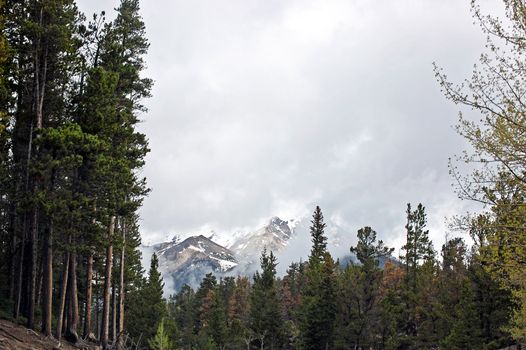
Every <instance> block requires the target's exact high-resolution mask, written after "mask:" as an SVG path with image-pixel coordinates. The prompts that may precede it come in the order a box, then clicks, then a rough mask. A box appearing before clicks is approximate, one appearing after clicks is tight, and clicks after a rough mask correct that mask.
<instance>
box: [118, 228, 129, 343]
mask: <svg viewBox="0 0 526 350" xmlns="http://www.w3.org/2000/svg"><path fill="white" fill-rule="evenodd" d="M126 230H127V227H126V220H125V219H124V218H123V219H122V250H121V259H120V278H119V328H118V329H117V331H118V334H117V349H119V350H121V349H123V348H124V343H123V333H124V296H125V295H124V293H125V290H126V289H125V286H124V266H125V265H124V261H125V260H124V258H125V255H124V251H125V250H126V249H125V247H126V233H127V232H126Z"/></svg>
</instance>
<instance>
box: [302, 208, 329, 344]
mask: <svg viewBox="0 0 526 350" xmlns="http://www.w3.org/2000/svg"><path fill="white" fill-rule="evenodd" d="M311 222H312V226H311V228H310V229H311V237H312V243H313V245H312V249H311V255H310V256H309V263H308V267H307V272H306V279H307V282H306V285H305V287H304V289H303V291H302V295H301V305H300V311H299V312H300V315H301V316H300V325H299V326H300V327H299V328H300V330H301V339H300V341H301V347H302V348H303V349H329V348H331V346H332V342H333V332H334V318H335V314H336V310H335V309H336V301H335V290H334V286H335V276H334V270H335V265H334V261H333V260H332V257H331V255H330V254H329V252H327V237H325V233H324V229H325V226H326V225H325V223H324V222H323V214H322V212H321V209H320V207H319V206H317V207H316V209H315V210H314V213H313V219H312V221H311Z"/></svg>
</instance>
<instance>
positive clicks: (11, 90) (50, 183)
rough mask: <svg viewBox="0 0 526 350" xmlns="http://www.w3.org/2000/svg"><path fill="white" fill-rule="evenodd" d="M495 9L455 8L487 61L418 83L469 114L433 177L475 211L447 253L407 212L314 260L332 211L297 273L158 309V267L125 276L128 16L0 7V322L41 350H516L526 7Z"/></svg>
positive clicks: (459, 218) (522, 247) (140, 71)
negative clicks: (478, 34) (465, 11)
mask: <svg viewBox="0 0 526 350" xmlns="http://www.w3.org/2000/svg"><path fill="white" fill-rule="evenodd" d="M499 2H501V3H502V4H503V6H504V9H505V12H504V14H503V15H502V16H503V17H498V16H496V15H494V14H491V13H486V12H484V11H483V10H482V9H481V7H480V6H479V1H477V0H472V1H471V9H472V17H473V18H472V19H473V20H474V22H475V23H476V24H477V25H479V28H478V30H482V32H483V34H484V35H485V37H486V38H487V39H486V48H487V49H488V50H487V53H485V54H482V55H481V56H480V58H479V62H477V64H476V65H475V66H474V69H473V71H472V72H469V71H468V72H465V73H467V74H471V75H470V76H469V77H468V78H467V80H465V81H464V82H463V83H462V82H461V83H460V84H457V83H458V82H457V81H455V80H453V81H452V80H450V79H449V78H448V76H447V75H446V73H447V69H445V68H444V69H443V68H442V66H441V62H437V63H435V64H434V65H433V66H432V67H430V75H431V79H432V75H433V72H434V75H435V78H436V86H437V87H438V88H440V89H441V92H442V95H443V103H444V104H454V105H456V106H458V108H467V110H469V111H470V112H469V114H470V115H473V113H475V115H476V118H475V119H473V118H471V117H469V116H467V114H466V113H464V114H460V116H459V119H458V122H457V124H456V126H455V128H456V132H457V133H458V135H460V136H458V135H457V137H461V138H463V139H464V140H465V141H466V142H467V144H468V145H469V148H468V150H467V151H465V152H464V153H462V152H463V150H458V154H461V155H460V156H458V157H455V156H454V155H453V154H451V155H448V156H451V157H452V158H451V160H450V161H449V174H450V177H451V182H453V188H452V189H451V191H454V192H456V195H457V196H458V197H460V198H461V199H462V200H465V201H467V202H473V203H477V204H478V205H480V206H479V207H480V208H482V209H480V210H478V211H477V212H470V213H468V214H466V213H464V212H459V213H456V215H455V216H454V217H453V218H450V220H449V222H450V226H451V227H452V230H453V231H454V232H455V235H452V236H448V237H447V239H446V240H445V244H440V245H437V244H436V243H437V242H433V241H432V240H431V237H430V231H429V230H430V229H429V227H428V226H429V225H428V215H429V214H430V213H428V209H426V207H425V203H423V204H419V203H411V204H407V203H406V202H408V201H406V202H403V203H400V207H399V209H400V210H399V221H400V222H403V223H404V224H403V225H405V227H404V229H403V232H400V234H401V235H403V246H401V247H394V246H390V244H388V240H387V239H386V237H385V236H383V235H381V232H378V234H377V232H376V231H375V228H374V227H375V224H376V223H375V222H371V223H370V226H363V227H361V228H360V227H356V228H355V229H354V230H353V232H348V234H349V235H350V236H352V237H353V238H352V241H353V242H355V243H354V244H351V245H349V246H348V247H346V250H347V252H348V254H349V256H352V257H353V258H352V259H351V260H350V261H343V260H340V259H338V257H335V256H332V255H331V252H330V251H329V249H328V244H329V243H330V241H329V239H330V238H329V235H328V229H327V228H328V225H327V222H326V220H325V218H324V214H325V215H326V217H327V215H330V214H331V213H330V212H329V211H327V212H325V211H324V212H322V209H323V207H322V208H320V206H321V204H320V206H318V205H314V207H313V208H311V209H310V210H311V214H312V215H311V216H310V217H309V221H310V224H309V234H310V243H309V244H310V247H311V248H310V252H309V254H308V257H306V258H305V259H304V260H299V261H296V262H293V263H292V264H290V266H288V268H287V270H286V273H285V274H284V275H281V274H279V273H278V270H277V266H278V264H280V261H279V255H278V254H277V253H276V252H273V251H272V250H270V249H266V248H264V249H263V250H262V251H261V254H260V261H259V269H258V270H257V272H255V273H254V274H251V275H250V276H246V275H237V276H234V275H233V276H218V275H215V274H212V273H209V274H207V275H206V277H205V278H204V279H202V280H201V281H200V283H199V286H198V287H197V288H193V287H191V286H189V285H184V286H183V287H182V288H181V289H180V290H177V291H175V292H174V294H171V295H170V296H169V297H166V294H165V293H164V292H165V291H163V289H164V288H165V281H163V277H162V274H161V270H160V265H159V259H158V257H157V256H156V254H155V253H154V254H153V255H152V257H151V259H149V260H150V263H149V266H143V265H142V263H143V262H142V261H143V260H142V255H143V254H144V252H142V251H141V244H142V243H141V233H142V231H141V227H140V222H141V218H140V215H139V210H140V208H141V205H142V204H143V200H144V199H145V198H146V196H148V194H149V192H150V188H149V187H148V184H147V182H146V178H145V177H144V175H143V172H142V169H143V167H144V166H145V163H146V157H147V155H148V153H149V152H150V149H149V143H148V135H146V134H144V133H143V132H142V131H141V130H142V129H140V128H139V124H140V123H141V122H143V121H145V122H146V123H148V122H149V121H148V113H149V112H148V109H147V108H146V106H145V103H146V102H145V101H147V99H148V98H150V97H152V96H151V91H152V88H153V80H152V79H151V78H150V77H148V76H147V62H146V57H147V53H148V49H149V47H150V43H149V38H148V37H147V35H146V33H147V31H146V25H148V23H146V24H145V21H144V20H143V17H142V14H141V8H140V5H142V4H144V3H145V1H143V2H142V4H140V1H139V0H120V1H119V5H118V7H116V8H115V9H114V13H111V14H110V13H105V12H104V11H100V12H98V13H96V14H95V15H93V14H84V13H82V12H81V11H80V10H79V8H78V7H77V4H76V2H75V0H0V29H1V32H0V321H1V320H5V321H8V322H10V323H9V324H13V325H15V326H20V327H25V328H27V329H29V330H31V331H29V330H28V331H27V332H28V333H29V332H32V333H36V334H41V335H42V337H43V339H47V340H49V341H54V342H55V343H54V344H58V345H56V346H57V347H50V348H49V349H56V348H61V347H63V346H64V344H68V346H69V345H70V346H76V348H78V349H81V348H82V349H119V350H125V349H152V350H176V349H180V350H183V349H186V350H193V349H197V350H205V349H210V350H212V349H221V350H226V349H240V350H241V349H247V350H251V349H253V350H254V349H261V350H263V349H305V350H328V349H349V350H351V349H352V350H372V349H374V350H410V349H411V350H412V349H415V350H417V349H445V350H446V349H448V350H466V349H473V350H479V349H481V350H499V349H508V347H509V349H520V348H521V345H522V347H523V348H524V346H526V102H525V98H526V97H525V96H526V2H524V1H523V0H499ZM483 49H484V48H482V47H481V48H480V50H481V52H482V51H483ZM175 54H176V53H175ZM253 83H256V82H253ZM173 103H177V102H176V101H175V99H174V102H173ZM202 103H203V104H206V101H202ZM422 113H423V115H425V111H422ZM465 115H466V116H465ZM173 127H174V128H177V126H173ZM452 132H454V131H452ZM408 142H409V141H408ZM415 147H418V145H415ZM437 147H440V146H437ZM161 170H162V169H159V171H161ZM179 171H182V172H184V171H185V169H184V168H181V169H179ZM444 171H445V172H447V171H448V169H444ZM154 190H157V189H154ZM167 195H169V194H167ZM173 200H178V199H177V198H174V199H173ZM351 200H354V199H353V198H349V201H351ZM380 237H382V239H380ZM143 240H144V237H143ZM148 258H149V257H148ZM6 324H7V323H1V322H0V348H3V347H4V346H5V348H8V349H10V347H8V345H9V343H8V341H9V340H8V333H9V331H8V330H7V328H5V329H4V330H2V328H3V327H4V326H3V325H6ZM15 326H12V327H15ZM10 327H11V326H10ZM28 342H30V341H28ZM27 345H28V347H27V349H30V348H35V349H36V348H39V347H37V346H36V345H34V344H33V345H31V344H27ZM31 346H34V347H31ZM12 348H15V347H12ZM42 348H46V349H47V347H42Z"/></svg>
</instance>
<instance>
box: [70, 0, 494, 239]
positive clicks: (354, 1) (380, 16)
mask: <svg viewBox="0 0 526 350" xmlns="http://www.w3.org/2000/svg"><path fill="white" fill-rule="evenodd" d="M78 3H79V6H80V8H81V9H82V10H83V11H85V12H86V13H92V12H93V11H99V10H106V12H107V13H108V14H110V13H112V11H111V9H112V8H114V7H116V6H117V4H118V1H114V0H112V1H110V0H79V1H78ZM483 3H484V4H485V6H487V8H488V9H490V10H491V11H497V9H498V2H497V1H490V0H486V1H483ZM142 15H143V17H144V21H145V23H146V27H147V34H148V38H149V40H150V43H151V47H150V52H149V54H148V57H147V63H148V70H147V72H146V73H145V74H146V75H147V76H149V77H151V78H153V79H154V80H155V87H154V89H153V97H152V98H151V99H149V100H148V101H147V103H146V104H147V106H148V107H149V112H148V113H147V114H146V115H144V116H143V119H144V123H143V124H142V125H141V126H140V128H141V130H142V131H143V132H145V133H146V134H147V135H148V137H149V140H150V147H151V149H152V151H151V153H150V154H149V156H148V158H147V165H146V167H145V168H144V170H143V172H144V175H145V176H147V178H148V180H149V186H150V187H151V188H152V192H151V194H150V196H149V197H148V198H147V199H146V200H145V202H144V207H143V208H142V210H141V216H142V221H141V228H142V235H143V241H144V242H146V243H152V242H158V241H162V240H165V239H166V238H169V237H171V236H173V235H174V234H177V233H179V234H181V233H183V234H184V233H189V232H196V233H197V232H199V233H201V232H206V231H209V230H210V229H214V230H216V231H220V232H230V231H232V230H238V229H247V228H255V227H257V226H259V225H261V224H262V223H263V222H265V221H267V220H268V219H269V218H270V217H271V216H274V215H277V216H280V217H281V218H283V219H289V218H298V217H309V215H310V213H311V212H312V210H313V208H314V206H315V205H317V204H318V205H320V206H321V208H322V210H323V211H324V214H325V217H326V218H328V219H329V220H330V221H331V222H334V223H336V224H337V225H339V226H340V227H341V228H343V229H344V230H346V231H348V235H349V236H348V237H349V240H350V242H354V237H355V232H356V230H357V229H358V228H360V227H362V226H364V225H370V226H372V227H373V228H375V229H376V230H377V231H378V233H379V235H380V237H382V238H383V239H384V240H385V241H386V242H387V243H388V244H390V245H394V246H397V247H399V246H400V245H401V242H402V240H403V234H404V231H403V226H404V221H405V219H404V211H405V206H406V203H407V202H411V203H414V204H415V205H416V204H417V203H418V202H422V203H423V204H424V205H425V206H426V207H427V212H428V217H429V227H430V230H431V235H432V238H433V240H434V241H435V244H436V246H437V247H438V246H439V245H441V244H442V243H443V241H444V237H445V233H446V230H447V228H446V225H445V223H444V219H445V217H447V216H450V215H452V214H455V213H459V212H462V211H464V210H465V209H466V205H467V203H463V202H461V201H460V200H458V199H456V195H455V193H454V192H453V189H452V188H451V182H452V179H451V178H450V176H449V175H448V168H447V162H448V157H451V156H453V155H454V154H458V153H460V152H461V150H462V149H463V148H465V144H464V141H463V140H462V139H461V138H460V136H458V135H457V134H456V133H455V131H454V129H453V127H452V126H453V125H454V124H455V122H456V120H457V113H458V109H459V107H458V106H454V105H452V104H451V103H449V102H448V101H446V100H445V98H444V97H443V95H442V94H441V92H440V89H439V86H438V84H437V83H436V81H435V78H434V73H433V69H432V62H437V63H438V64H439V65H440V66H442V67H444V69H445V70H446V71H447V73H448V76H449V78H450V79H451V80H453V81H460V80H461V79H463V78H466V77H468V76H469V74H470V72H471V71H472V68H473V64H474V63H475V62H476V61H477V59H478V57H479V55H480V53H481V52H482V50H483V46H484V36H483V34H482V33H481V31H480V29H479V27H478V26H477V25H474V24H473V19H472V17H471V13H470V10H469V1H467V0H465V1H459V0H376V1H368V0H342V1H339V0H335V1H328V0H320V1H312V0H224V1H217V0H185V1H182V0H147V1H143V2H142ZM109 16H110V17H111V15H109Z"/></svg>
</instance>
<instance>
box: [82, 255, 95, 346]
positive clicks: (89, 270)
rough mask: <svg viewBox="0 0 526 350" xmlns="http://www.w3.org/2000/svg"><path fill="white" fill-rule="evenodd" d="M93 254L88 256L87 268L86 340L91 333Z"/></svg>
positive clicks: (84, 333)
mask: <svg viewBox="0 0 526 350" xmlns="http://www.w3.org/2000/svg"><path fill="white" fill-rule="evenodd" d="M92 280H93V252H90V254H89V256H88V266H87V267H86V306H85V310H84V332H83V336H84V338H85V339H86V338H88V337H89V336H90V333H91V302H92V299H93V298H92V296H93V284H92Z"/></svg>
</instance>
